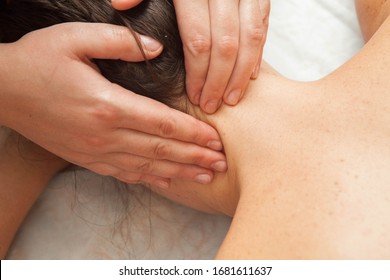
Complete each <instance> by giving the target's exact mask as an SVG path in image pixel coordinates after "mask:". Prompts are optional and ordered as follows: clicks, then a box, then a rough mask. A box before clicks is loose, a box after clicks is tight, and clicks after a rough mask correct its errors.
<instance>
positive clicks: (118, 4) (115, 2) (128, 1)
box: [111, 0, 142, 10]
mask: <svg viewBox="0 0 390 280" xmlns="http://www.w3.org/2000/svg"><path fill="white" fill-rule="evenodd" d="M141 2H142V0H111V4H112V6H113V7H114V9H117V10H127V9H130V8H133V7H135V6H137V5H138V4H139V3H141Z"/></svg>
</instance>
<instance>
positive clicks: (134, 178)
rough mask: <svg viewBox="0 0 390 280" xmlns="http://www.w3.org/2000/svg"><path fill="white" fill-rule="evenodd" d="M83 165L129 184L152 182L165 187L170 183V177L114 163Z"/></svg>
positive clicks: (154, 184) (151, 183)
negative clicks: (132, 170) (138, 171)
mask: <svg viewBox="0 0 390 280" xmlns="http://www.w3.org/2000/svg"><path fill="white" fill-rule="evenodd" d="M83 167H86V168H88V169H90V170H92V171H93V172H95V173H97V174H100V175H103V176H111V177H114V178H117V179H118V180H120V181H122V182H125V183H128V184H150V185H153V186H156V187H159V188H163V189H166V188H168V187H169V184H170V179H168V178H163V177H159V176H154V175H149V174H144V173H135V172H129V171H126V170H123V168H118V167H115V166H114V165H109V164H107V163H100V162H98V163H93V164H89V165H87V166H83Z"/></svg>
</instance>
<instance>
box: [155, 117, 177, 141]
mask: <svg viewBox="0 0 390 280" xmlns="http://www.w3.org/2000/svg"><path fill="white" fill-rule="evenodd" d="M158 130H159V133H160V136H162V137H165V138H169V137H173V136H174V135H175V134H176V130H177V128H176V122H175V121H174V119H172V118H169V117H168V118H165V119H163V120H162V121H161V123H160V125H159V127H158Z"/></svg>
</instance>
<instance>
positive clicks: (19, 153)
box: [0, 128, 67, 258]
mask: <svg viewBox="0 0 390 280" xmlns="http://www.w3.org/2000/svg"><path fill="white" fill-rule="evenodd" d="M0 129H1V128H0ZM0 136H1V137H0V258H4V257H5V255H6V253H7V250H8V247H9V245H10V244H11V242H12V240H13V237H14V235H15V233H16V231H17V230H18V228H19V226H20V224H21V223H22V221H23V219H24V218H25V216H26V215H27V213H28V212H29V210H30V208H31V207H32V205H33V204H34V202H35V201H36V199H37V198H38V196H39V195H40V193H41V192H42V190H43V189H44V187H45V186H46V185H47V183H48V182H49V181H50V179H51V178H52V177H53V176H54V175H55V174H56V173H57V172H58V171H60V170H61V169H63V168H65V167H66V165H67V163H66V162H65V161H63V160H61V159H59V158H57V157H55V156H53V155H51V154H50V153H48V152H46V151H45V150H43V149H41V148H40V147H38V146H35V144H33V143H31V142H29V141H27V140H25V139H23V138H21V137H20V136H18V135H16V134H15V133H12V132H11V133H9V132H7V133H5V132H4V130H2V131H0Z"/></svg>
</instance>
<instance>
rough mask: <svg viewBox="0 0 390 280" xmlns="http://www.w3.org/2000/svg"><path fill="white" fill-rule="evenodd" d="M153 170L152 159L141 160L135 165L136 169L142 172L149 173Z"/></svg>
mask: <svg viewBox="0 0 390 280" xmlns="http://www.w3.org/2000/svg"><path fill="white" fill-rule="evenodd" d="M153 170H154V161H153V160H145V161H142V162H140V163H139V164H138V165H137V166H136V171H137V172H140V173H143V174H151V173H152V172H153Z"/></svg>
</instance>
